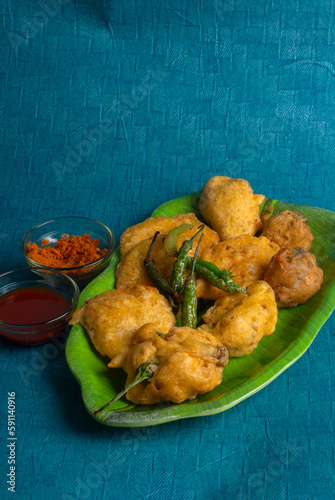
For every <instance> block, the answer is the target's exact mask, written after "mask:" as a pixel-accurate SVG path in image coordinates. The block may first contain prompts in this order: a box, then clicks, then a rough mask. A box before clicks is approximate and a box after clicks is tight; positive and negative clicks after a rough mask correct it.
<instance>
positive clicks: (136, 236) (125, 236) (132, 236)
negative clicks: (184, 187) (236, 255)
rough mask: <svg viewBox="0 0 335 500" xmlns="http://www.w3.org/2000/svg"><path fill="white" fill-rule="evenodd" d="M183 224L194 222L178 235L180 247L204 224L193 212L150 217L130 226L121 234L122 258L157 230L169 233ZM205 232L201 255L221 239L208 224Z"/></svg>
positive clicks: (178, 245) (195, 244) (191, 253)
mask: <svg viewBox="0 0 335 500" xmlns="http://www.w3.org/2000/svg"><path fill="white" fill-rule="evenodd" d="M182 224H192V225H193V228H192V229H188V230H187V231H185V232H184V233H183V234H181V235H180V236H179V237H178V242H177V248H178V249H179V247H180V246H181V244H182V243H183V241H184V240H188V239H190V238H191V237H192V236H193V235H194V234H195V233H196V232H197V228H198V227H199V226H200V225H201V224H202V222H201V221H200V220H199V219H198V218H197V217H196V216H195V214H193V213H189V214H178V215H175V216H174V217H164V216H159V217H150V218H149V219H146V220H144V221H143V222H140V223H139V224H136V225H135V226H131V227H129V228H128V229H126V230H125V231H124V232H123V233H122V235H121V239H120V252H121V259H122V258H123V257H125V255H126V254H127V253H128V252H129V251H130V250H131V249H132V248H133V247H135V246H136V245H137V244H138V243H140V242H141V241H143V240H146V239H148V238H151V239H152V238H153V236H154V234H155V232H156V231H159V232H160V233H161V234H167V233H168V232H169V231H170V229H173V228H174V227H177V226H181V225H182ZM203 234H204V236H203V238H202V242H201V248H200V249H199V251H200V254H199V255H201V251H202V249H204V248H206V247H207V246H209V245H212V244H213V245H215V244H216V243H218V242H219V241H220V238H219V235H218V234H217V233H216V232H215V231H213V229H210V228H209V227H207V226H205V227H204V230H203ZM197 242H198V240H196V241H195V243H194V246H193V249H192V251H191V252H190V255H193V253H194V251H195V248H196V246H197Z"/></svg>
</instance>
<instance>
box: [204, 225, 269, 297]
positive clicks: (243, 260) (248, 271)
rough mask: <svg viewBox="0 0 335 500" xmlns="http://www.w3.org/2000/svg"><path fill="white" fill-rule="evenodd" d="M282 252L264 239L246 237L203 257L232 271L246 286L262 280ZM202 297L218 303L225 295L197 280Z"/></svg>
mask: <svg viewBox="0 0 335 500" xmlns="http://www.w3.org/2000/svg"><path fill="white" fill-rule="evenodd" d="M278 250H279V246H278V245H277V244H276V243H273V242H272V241H270V240H268V239H267V238H265V236H260V237H259V238H256V237H255V236H248V235H242V236H237V237H236V238H231V239H229V240H226V241H222V242H221V243H218V244H217V245H216V246H214V247H210V248H206V249H205V250H204V252H203V254H202V259H203V260H208V261H209V262H213V264H215V265H217V266H218V267H219V268H220V269H227V270H229V271H232V273H233V275H234V278H233V279H234V281H235V282H236V283H238V284H239V285H241V286H243V287H246V286H248V285H249V284H250V283H252V282H254V281H257V280H262V279H263V278H264V274H265V271H266V270H267V268H268V267H269V265H270V262H271V258H272V257H273V255H275V254H276V253H277V252H278ZM197 294H198V297H202V298H206V299H212V300H216V299H218V298H219V297H221V296H222V295H225V292H222V291H221V290H219V289H218V288H215V287H214V286H212V285H210V284H209V283H208V282H207V281H206V280H204V279H202V278H199V279H198V280H197Z"/></svg>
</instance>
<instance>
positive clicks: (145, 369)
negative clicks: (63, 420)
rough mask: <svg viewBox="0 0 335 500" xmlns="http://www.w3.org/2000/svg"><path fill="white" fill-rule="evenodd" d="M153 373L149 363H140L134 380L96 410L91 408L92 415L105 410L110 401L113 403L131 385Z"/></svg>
mask: <svg viewBox="0 0 335 500" xmlns="http://www.w3.org/2000/svg"><path fill="white" fill-rule="evenodd" d="M154 373H155V372H154V370H153V369H152V368H151V366H150V363H143V364H142V365H140V366H139V367H138V369H137V374H136V377H135V378H134V380H133V381H132V382H130V384H128V385H127V386H126V387H125V388H124V389H123V391H121V392H119V394H118V395H117V396H115V398H113V399H112V400H111V401H109V402H108V403H106V404H105V405H103V406H102V407H101V408H99V409H98V410H93V415H96V414H97V413H98V412H100V411H102V410H105V409H106V408H107V407H108V406H109V405H111V404H112V403H114V402H115V401H117V400H118V399H120V398H121V397H122V396H123V395H124V394H126V393H127V392H128V391H129V389H132V388H133V387H135V385H138V384H140V383H141V382H143V381H144V380H148V379H149V378H151V377H152V376H153V374H154Z"/></svg>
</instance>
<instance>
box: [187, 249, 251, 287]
mask: <svg viewBox="0 0 335 500" xmlns="http://www.w3.org/2000/svg"><path fill="white" fill-rule="evenodd" d="M192 265H193V262H192V258H191V257H187V258H186V267H188V268H189V269H190V268H191V267H192ZM194 270H195V272H196V273H198V274H200V276H201V277H202V278H205V279H206V280H207V281H208V282H209V283H210V284H211V285H213V286H215V287H217V288H220V290H224V291H225V292H228V293H234V292H240V293H247V291H246V289H245V288H243V287H241V286H240V285H238V284H237V283H235V281H234V280H233V279H232V278H233V277H234V276H233V273H232V272H231V271H227V269H220V268H219V267H217V266H216V265H215V264H213V263H212V262H208V261H207V260H201V259H197V260H196V263H195V267H194Z"/></svg>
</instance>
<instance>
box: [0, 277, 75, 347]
mask: <svg viewBox="0 0 335 500" xmlns="http://www.w3.org/2000/svg"><path fill="white" fill-rule="evenodd" d="M78 299H79V288H78V285H77V284H76V283H75V281H73V279H71V278H70V277H69V276H66V275H65V274H62V273H59V272H57V271H45V270H43V269H41V268H40V267H31V268H29V267H26V268H21V269H14V270H13V271H8V272H6V273H3V274H1V275H0V334H1V335H2V336H3V337H6V338H7V339H10V340H12V341H14V342H16V343H18V344H24V345H38V344H43V343H44V342H47V341H48V340H50V339H51V338H52V337H54V336H55V335H57V334H58V333H59V332H61V331H62V330H63V329H64V328H65V326H66V324H67V323H68V321H69V320H70V318H71V316H72V314H73V313H74V311H75V309H76V307H77V304H78Z"/></svg>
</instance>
